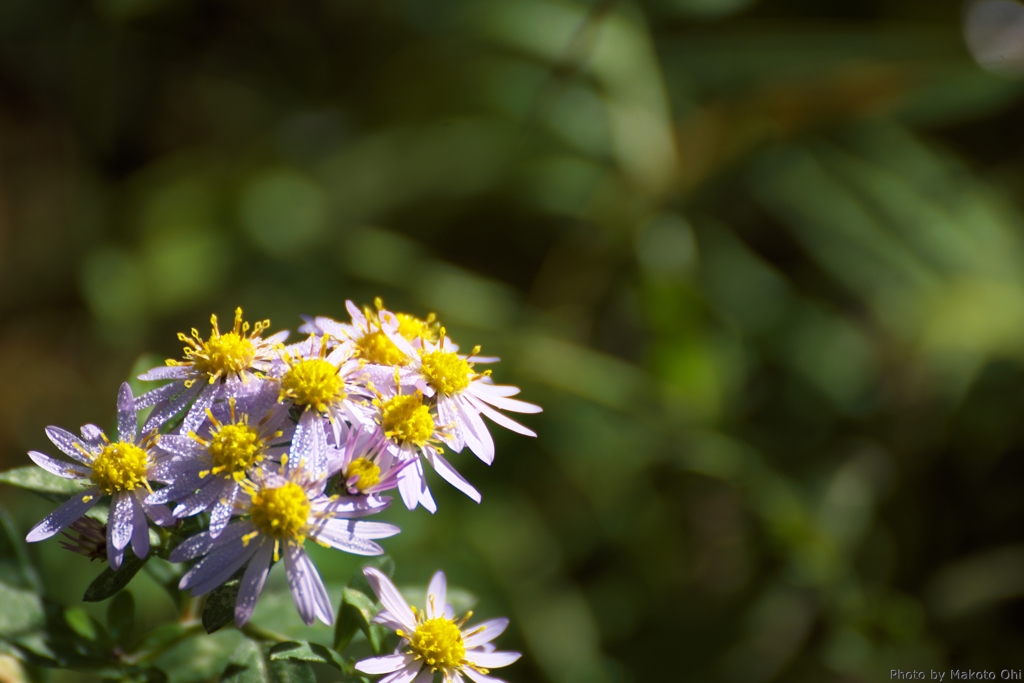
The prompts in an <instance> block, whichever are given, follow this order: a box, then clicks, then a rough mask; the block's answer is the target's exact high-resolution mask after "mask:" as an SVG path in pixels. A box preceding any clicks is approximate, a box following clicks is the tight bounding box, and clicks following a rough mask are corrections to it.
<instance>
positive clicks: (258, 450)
mask: <svg viewBox="0 0 1024 683" xmlns="http://www.w3.org/2000/svg"><path fill="white" fill-rule="evenodd" d="M264 448H265V444H264V443H263V439H261V438H260V435H259V432H257V431H256V429H254V428H253V427H250V426H249V425H248V424H246V423H244V422H241V423H238V424H226V425H223V426H222V427H221V428H220V429H218V430H217V431H216V433H215V434H214V435H213V438H212V439H211V440H210V445H209V446H207V448H206V450H207V451H208V452H209V454H210V455H211V456H213V469H214V472H216V473H220V472H224V473H226V474H228V475H230V476H232V477H235V478H236V479H237V478H240V477H242V476H244V475H245V472H247V471H248V470H249V469H250V468H251V467H252V466H253V465H255V464H256V463H257V462H258V461H259V460H260V459H261V458H262V457H263V450H264Z"/></svg>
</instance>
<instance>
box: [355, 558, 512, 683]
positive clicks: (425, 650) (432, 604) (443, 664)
mask: <svg viewBox="0 0 1024 683" xmlns="http://www.w3.org/2000/svg"><path fill="white" fill-rule="evenodd" d="M363 573H364V574H365V575H366V578H367V580H368V581H369V582H370V587H371V588H373V592H374V593H376V594H377V598H378V599H379V600H380V602H381V604H382V605H383V606H384V609H383V610H381V612H380V613H379V614H377V616H376V617H374V618H373V620H374V621H375V622H377V623H379V624H384V625H385V626H387V627H388V628H390V629H391V630H393V631H394V632H395V633H397V634H398V635H399V637H401V639H402V640H401V641H399V643H398V648H397V649H396V650H395V653H394V654H391V655H386V656H384V657H373V658H371V659H364V660H362V661H360V662H356V670H358V671H362V672H363V673H368V674H388V675H387V676H386V677H384V678H382V679H381V680H380V681H379V683H430V681H433V680H434V673H435V672H438V671H440V672H441V674H442V675H443V676H444V681H445V683H462V682H463V680H464V679H463V678H462V676H463V675H466V676H468V677H469V678H470V679H471V680H473V681H475V683H503V681H501V679H499V678H494V677H493V676H490V675H488V674H489V670H490V669H497V668H499V667H503V666H508V665H509V664H512V663H513V662H515V661H516V660H517V659H519V657H521V655H520V654H519V653H518V652H499V651H495V650H494V648H493V646H491V645H490V643H491V641H492V640H494V639H495V638H497V637H498V636H500V635H501V634H502V632H504V630H505V628H506V627H507V626H508V619H504V618H502V619H491V620H490V621H485V622H484V623H482V624H478V625H476V626H472V627H465V626H464V624H465V623H466V622H467V621H468V620H469V618H470V617H471V616H472V614H473V613H472V612H470V613H468V614H466V616H465V617H463V618H462V619H460V620H458V621H456V620H455V619H454V618H453V610H452V606H451V605H448V604H446V600H447V592H448V588H447V581H446V580H445V576H444V572H441V571H439V572H437V573H436V574H434V578H432V579H431V580H430V587H429V588H428V590H427V604H426V609H425V610H423V611H419V610H417V609H416V608H415V607H412V606H410V605H409V603H408V602H407V601H406V600H405V598H403V597H402V594H401V593H400V592H399V591H398V589H397V588H395V584H393V583H391V579H389V578H388V577H387V576H386V575H385V574H383V573H382V572H380V571H378V570H376V569H374V568H373V567H366V568H365V569H363Z"/></svg>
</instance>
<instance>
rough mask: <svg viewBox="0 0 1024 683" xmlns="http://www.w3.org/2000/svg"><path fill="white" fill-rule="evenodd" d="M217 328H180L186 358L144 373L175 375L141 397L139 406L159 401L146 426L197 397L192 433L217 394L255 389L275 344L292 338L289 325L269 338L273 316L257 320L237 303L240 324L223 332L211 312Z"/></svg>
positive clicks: (187, 426)
mask: <svg viewBox="0 0 1024 683" xmlns="http://www.w3.org/2000/svg"><path fill="white" fill-rule="evenodd" d="M210 324H211V325H212V326H213V330H212V331H211V333H210V336H209V337H208V338H207V339H203V338H202V337H200V336H199V332H198V331H196V330H195V329H194V328H193V330H192V336H191V337H189V336H186V335H185V334H184V333H179V334H178V339H179V340H181V341H183V342H185V343H186V344H188V346H186V347H185V359H184V360H181V361H178V360H174V359H168V360H167V364H166V366H162V367H156V368H153V369H152V370H150V371H149V372H147V373H145V374H142V375H139V379H141V380H146V381H160V380H168V379H169V380H174V381H172V382H171V383H169V384H166V385H164V386H162V387H159V388H157V389H154V390H153V391H150V392H148V393H145V394H143V395H142V396H140V397H139V399H138V401H137V402H136V407H137V408H138V409H139V410H142V409H144V408H149V407H150V406H155V407H154V408H153V412H152V413H151V414H150V416H149V419H148V420H146V424H145V429H147V430H149V429H158V428H159V427H160V426H161V425H162V424H163V423H165V422H166V421H167V420H169V419H171V418H172V417H174V416H175V415H177V414H178V413H179V412H181V411H182V410H183V409H184V408H185V406H187V405H188V404H189V402H190V401H192V399H195V403H194V404H193V405H192V407H191V408H190V409H189V411H188V414H187V415H186V416H185V421H184V423H183V425H182V431H183V432H184V433H186V434H187V433H188V432H191V431H195V430H196V429H199V425H200V424H202V422H203V419H204V418H205V417H206V409H207V408H209V407H210V406H212V405H213V402H214V400H216V399H217V398H221V397H227V396H239V395H241V394H243V393H246V392H247V391H249V390H250V388H251V386H252V382H253V380H255V379H257V377H258V374H257V373H260V372H263V371H265V370H267V369H269V368H270V365H271V362H272V361H273V359H274V354H275V347H276V346H277V345H278V344H281V343H282V342H284V340H285V339H287V338H288V331H287V330H284V331H281V332H278V333H277V334H274V335H271V336H270V337H268V338H266V339H262V338H261V337H260V335H261V334H263V331H264V330H265V329H267V328H268V327H270V321H269V320H263V321H261V322H258V323H256V324H255V325H253V326H252V332H251V333H250V332H249V323H247V322H243V320H242V309H241V308H237V309H235V324H234V326H233V327H232V328H231V331H230V332H225V333H224V334H221V333H220V328H218V326H217V316H216V315H212V316H210Z"/></svg>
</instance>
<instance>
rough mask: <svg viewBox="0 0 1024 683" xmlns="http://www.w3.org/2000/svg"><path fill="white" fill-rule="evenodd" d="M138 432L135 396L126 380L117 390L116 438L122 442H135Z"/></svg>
mask: <svg viewBox="0 0 1024 683" xmlns="http://www.w3.org/2000/svg"><path fill="white" fill-rule="evenodd" d="M138 432H139V419H138V417H136V415H135V397H134V396H132V388H131V387H130V386H129V385H128V382H124V383H123V384H121V389H120V390H119V391H118V392H117V438H118V440H119V441H122V442H124V443H135V439H136V438H137V437H138Z"/></svg>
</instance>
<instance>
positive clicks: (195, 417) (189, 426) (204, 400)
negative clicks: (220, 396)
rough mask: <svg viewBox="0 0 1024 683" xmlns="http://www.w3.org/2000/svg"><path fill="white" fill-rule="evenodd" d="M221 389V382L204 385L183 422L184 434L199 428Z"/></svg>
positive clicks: (182, 429)
mask: <svg viewBox="0 0 1024 683" xmlns="http://www.w3.org/2000/svg"><path fill="white" fill-rule="evenodd" d="M197 384H198V382H197ZM220 389H221V386H220V383H219V382H214V383H213V384H207V385H206V386H204V387H203V389H202V390H201V391H200V392H199V396H197V397H196V402H195V403H193V404H192V407H191V408H189V410H188V415H186V416H185V421H184V422H182V423H181V433H182V434H188V433H189V432H194V431H196V430H197V429H199V426H200V425H202V424H203V420H205V419H206V409H207V408H209V407H210V406H212V405H213V399H215V398H217V393H218V392H220Z"/></svg>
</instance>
